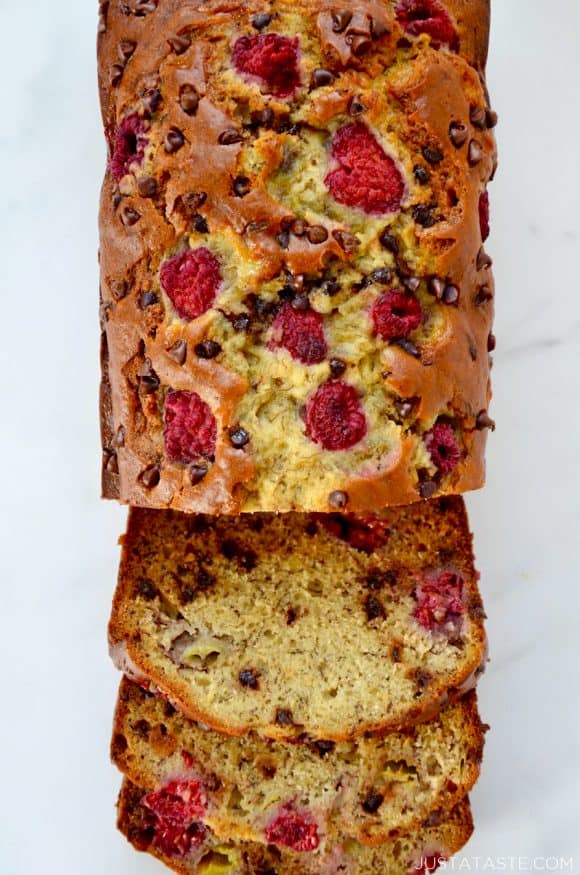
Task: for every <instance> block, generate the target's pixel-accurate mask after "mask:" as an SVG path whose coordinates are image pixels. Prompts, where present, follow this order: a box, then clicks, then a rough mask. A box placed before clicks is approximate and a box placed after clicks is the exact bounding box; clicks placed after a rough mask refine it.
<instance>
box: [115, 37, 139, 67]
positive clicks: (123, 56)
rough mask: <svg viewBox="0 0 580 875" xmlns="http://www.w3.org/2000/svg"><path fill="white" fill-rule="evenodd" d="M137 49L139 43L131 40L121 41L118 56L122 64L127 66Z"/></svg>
mask: <svg viewBox="0 0 580 875" xmlns="http://www.w3.org/2000/svg"><path fill="white" fill-rule="evenodd" d="M136 48H137V43H136V42H133V40H130V39H124V40H121V42H120V43H119V45H118V48H117V54H118V55H119V60H120V61H121V63H123V64H126V63H127V61H128V60H129V58H130V57H131V56H132V54H133V52H134V51H135V49H136Z"/></svg>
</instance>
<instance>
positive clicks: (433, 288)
mask: <svg viewBox="0 0 580 875" xmlns="http://www.w3.org/2000/svg"><path fill="white" fill-rule="evenodd" d="M445 286H446V283H445V280H442V279H441V278H440V277H438V276H432V277H431V278H430V279H429V281H428V283H427V290H428V291H429V292H430V293H431V294H432V295H435V297H436V298H437V300H438V301H440V300H441V298H442V297H443V293H444V292H445Z"/></svg>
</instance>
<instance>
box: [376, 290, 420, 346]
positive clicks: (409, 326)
mask: <svg viewBox="0 0 580 875" xmlns="http://www.w3.org/2000/svg"><path fill="white" fill-rule="evenodd" d="M422 315H423V312H422V310H421V304H420V303H419V301H418V300H417V298H416V297H415V295H407V294H405V293H404V292H398V291H395V290H392V291H390V292H384V294H382V295H381V296H380V298H378V299H377V300H376V301H375V303H374V305H373V308H372V310H371V319H372V320H373V325H374V328H375V334H378V335H379V337H380V338H381V340H394V338H395V337H407V336H408V335H409V334H410V333H411V331H414V330H415V329H416V328H418V327H419V325H420V324H421V318H422Z"/></svg>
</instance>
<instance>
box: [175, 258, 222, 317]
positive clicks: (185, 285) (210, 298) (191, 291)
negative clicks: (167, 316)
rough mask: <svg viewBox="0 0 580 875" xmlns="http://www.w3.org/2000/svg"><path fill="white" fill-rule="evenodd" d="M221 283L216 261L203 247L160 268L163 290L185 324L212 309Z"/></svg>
mask: <svg viewBox="0 0 580 875" xmlns="http://www.w3.org/2000/svg"><path fill="white" fill-rule="evenodd" d="M221 281H222V275H221V271H220V266H219V262H218V260H217V258H216V257H215V255H214V254H213V253H212V252H210V251H209V249H206V248H205V247H203V246H202V247H200V248H199V249H186V250H185V251H184V252H181V253H180V254H179V255H175V256H174V257H173V258H169V259H168V260H167V261H164V262H163V264H162V265H161V286H162V288H163V291H164V292H165V294H166V295H167V296H168V298H170V300H171V303H172V304H173V306H174V307H175V310H176V312H177V314H178V315H179V316H181V318H182V319H186V320H187V321H188V322H191V320H192V319H197V317H198V316H201V315H202V313H205V312H206V310H209V308H210V307H211V306H213V303H214V301H215V299H216V296H217V293H218V290H219V287H220V285H221Z"/></svg>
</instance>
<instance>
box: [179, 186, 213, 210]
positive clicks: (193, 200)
mask: <svg viewBox="0 0 580 875" xmlns="http://www.w3.org/2000/svg"><path fill="white" fill-rule="evenodd" d="M206 200H207V194H206V192H205V191H189V192H188V193H187V194H184V195H182V198H181V203H182V204H183V206H184V207H185V209H186V210H187V212H188V213H190V214H191V215H193V214H194V213H196V212H197V210H198V209H199V208H200V207H201V206H203V205H204V203H205V202H206Z"/></svg>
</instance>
